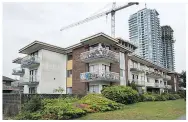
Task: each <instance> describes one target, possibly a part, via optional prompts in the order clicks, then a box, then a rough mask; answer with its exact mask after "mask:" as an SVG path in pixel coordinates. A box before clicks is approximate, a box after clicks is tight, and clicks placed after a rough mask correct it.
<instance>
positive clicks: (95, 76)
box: [80, 71, 120, 82]
mask: <svg viewBox="0 0 188 122" xmlns="http://www.w3.org/2000/svg"><path fill="white" fill-rule="evenodd" d="M80 79H81V81H82V82H92V81H107V82H119V81H120V76H119V73H115V72H103V71H102V72H100V71H98V72H84V73H81V74H80Z"/></svg>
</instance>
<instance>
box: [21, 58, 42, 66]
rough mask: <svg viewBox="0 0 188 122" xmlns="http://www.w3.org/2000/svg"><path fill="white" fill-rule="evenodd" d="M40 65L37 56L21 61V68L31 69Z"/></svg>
mask: <svg viewBox="0 0 188 122" xmlns="http://www.w3.org/2000/svg"><path fill="white" fill-rule="evenodd" d="M39 64H40V60H39V57H38V56H26V57H24V58H23V59H22V61H21V67H22V68H31V67H35V66H38V65H39Z"/></svg>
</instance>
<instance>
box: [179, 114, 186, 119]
mask: <svg viewBox="0 0 188 122" xmlns="http://www.w3.org/2000/svg"><path fill="white" fill-rule="evenodd" d="M177 120H186V115H183V116H181V117H179V118H178V119H177Z"/></svg>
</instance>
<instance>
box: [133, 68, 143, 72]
mask: <svg viewBox="0 0 188 122" xmlns="http://www.w3.org/2000/svg"><path fill="white" fill-rule="evenodd" d="M130 71H131V72H144V70H140V69H138V68H130Z"/></svg>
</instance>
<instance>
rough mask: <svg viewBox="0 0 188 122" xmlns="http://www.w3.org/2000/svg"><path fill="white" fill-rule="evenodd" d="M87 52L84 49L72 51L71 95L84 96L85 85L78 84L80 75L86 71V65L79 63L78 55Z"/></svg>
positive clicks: (83, 83) (82, 83)
mask: <svg viewBox="0 0 188 122" xmlns="http://www.w3.org/2000/svg"><path fill="white" fill-rule="evenodd" d="M85 51H87V49H85V48H84V47H80V48H77V49H74V50H73V52H72V56H73V70H72V74H73V75H72V93H73V94H86V91H87V83H85V82H80V73H83V72H87V71H88V64H86V63H83V62H81V60H80V54H81V53H82V52H85Z"/></svg>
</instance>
